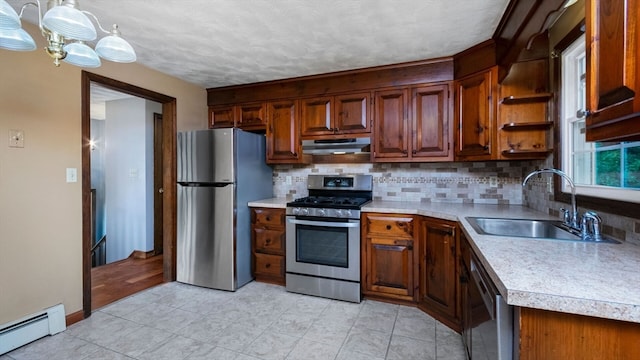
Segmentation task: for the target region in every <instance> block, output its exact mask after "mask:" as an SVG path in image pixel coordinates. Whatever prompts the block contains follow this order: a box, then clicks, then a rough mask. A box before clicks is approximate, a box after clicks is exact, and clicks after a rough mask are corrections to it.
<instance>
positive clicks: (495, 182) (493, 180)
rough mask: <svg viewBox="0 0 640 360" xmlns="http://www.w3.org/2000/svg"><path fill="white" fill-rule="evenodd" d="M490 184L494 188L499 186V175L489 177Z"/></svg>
mask: <svg viewBox="0 0 640 360" xmlns="http://www.w3.org/2000/svg"><path fill="white" fill-rule="evenodd" d="M489 186H490V187H492V188H497V187H498V177H497V176H490V177H489Z"/></svg>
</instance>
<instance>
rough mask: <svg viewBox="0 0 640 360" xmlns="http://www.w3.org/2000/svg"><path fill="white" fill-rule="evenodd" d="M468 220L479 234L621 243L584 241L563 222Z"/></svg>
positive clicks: (502, 219)
mask: <svg viewBox="0 0 640 360" xmlns="http://www.w3.org/2000/svg"><path fill="white" fill-rule="evenodd" d="M467 220H468V221H469V223H470V224H471V226H472V227H473V229H474V230H475V231H476V232H477V233H478V234H484V235H497V236H513V237H524V238H532V239H550V240H569V241H590V242H606V243H616V244H617V243H619V241H616V240H613V239H609V238H604V237H603V238H602V240H598V241H595V240H583V239H582V237H581V236H580V235H579V234H576V233H574V232H572V231H574V230H570V229H569V228H567V227H566V226H565V225H564V224H563V223H562V221H557V220H532V219H506V218H485V217H467Z"/></svg>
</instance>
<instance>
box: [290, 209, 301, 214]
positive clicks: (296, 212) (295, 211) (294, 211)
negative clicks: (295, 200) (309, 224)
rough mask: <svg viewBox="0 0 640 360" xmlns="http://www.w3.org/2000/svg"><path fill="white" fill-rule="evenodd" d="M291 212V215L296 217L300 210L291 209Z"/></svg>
mask: <svg viewBox="0 0 640 360" xmlns="http://www.w3.org/2000/svg"><path fill="white" fill-rule="evenodd" d="M291 212H292V213H293V215H298V214H300V208H293V210H291Z"/></svg>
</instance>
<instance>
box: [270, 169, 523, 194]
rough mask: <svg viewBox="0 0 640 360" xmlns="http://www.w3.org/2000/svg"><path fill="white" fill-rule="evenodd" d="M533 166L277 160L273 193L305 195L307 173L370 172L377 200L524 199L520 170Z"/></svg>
mask: <svg viewBox="0 0 640 360" xmlns="http://www.w3.org/2000/svg"><path fill="white" fill-rule="evenodd" d="M531 166H532V165H531V162H529V161H508V162H475V163H442V164H440V163H420V164H404V163H403V164H396V163H385V164H316V165H309V166H296V165H279V166H276V167H275V168H274V195H275V196H278V197H289V198H297V197H303V196H306V195H308V192H307V176H308V175H309V174H370V175H373V197H374V199H376V200H396V201H422V202H459V203H475V204H522V185H521V184H522V172H523V169H524V168H528V167H531Z"/></svg>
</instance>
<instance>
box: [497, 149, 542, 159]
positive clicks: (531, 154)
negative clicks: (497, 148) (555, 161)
mask: <svg viewBox="0 0 640 360" xmlns="http://www.w3.org/2000/svg"><path fill="white" fill-rule="evenodd" d="M552 152H553V149H545V150H538V149H534V150H502V155H504V156H513V157H517V156H527V157H534V156H535V157H537V156H540V157H544V156H547V155H549V154H551V153H552Z"/></svg>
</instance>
